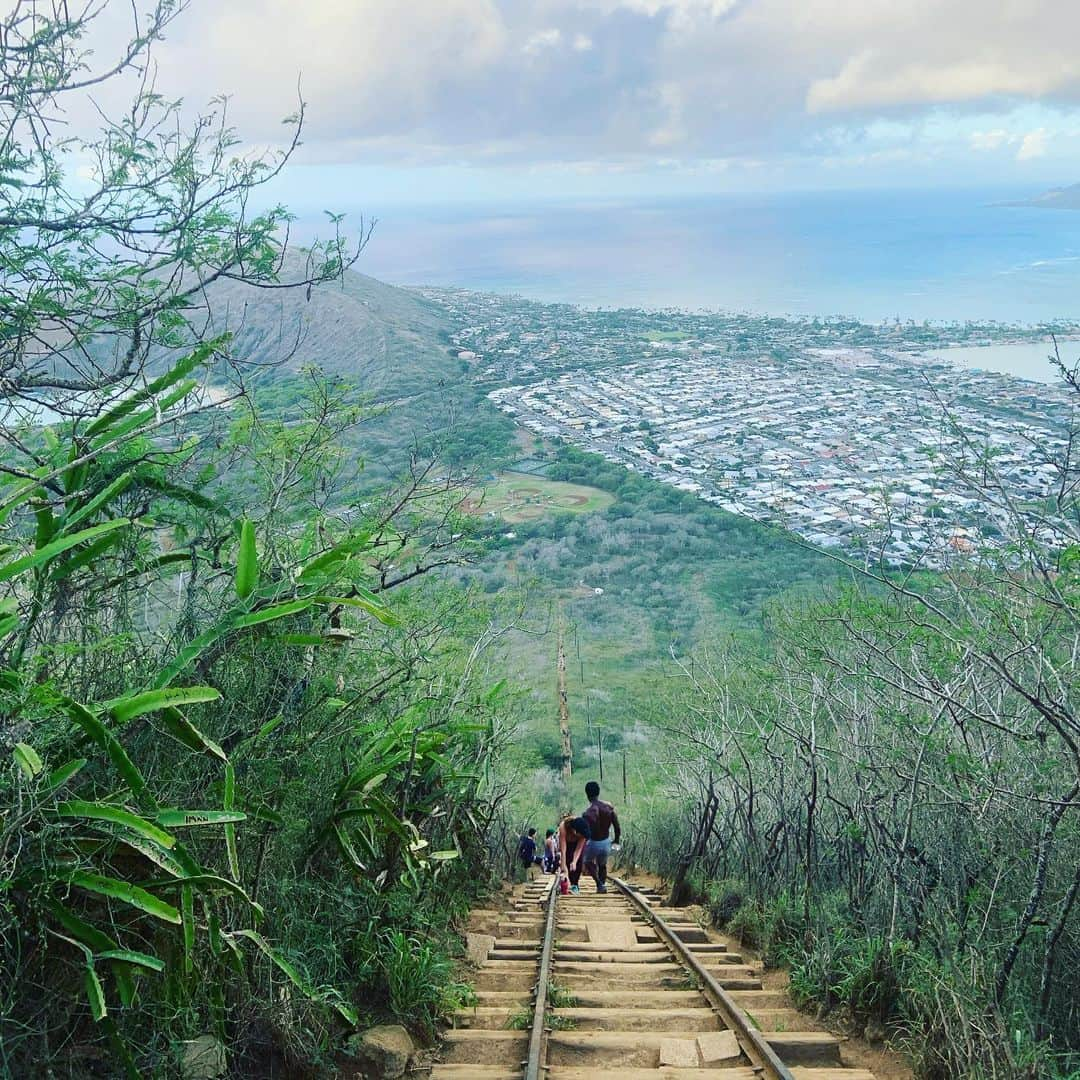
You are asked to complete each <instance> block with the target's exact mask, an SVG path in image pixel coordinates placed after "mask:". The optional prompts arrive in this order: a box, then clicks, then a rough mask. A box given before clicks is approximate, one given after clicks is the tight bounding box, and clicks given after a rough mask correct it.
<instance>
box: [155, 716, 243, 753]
mask: <svg viewBox="0 0 1080 1080" xmlns="http://www.w3.org/2000/svg"><path fill="white" fill-rule="evenodd" d="M161 726H162V727H164V728H165V730H166V731H167V732H168V733H169V734H170V735H171V736H172V737H173V738H174V739H176V741H177V742H179V743H183V745H184V746H186V747H187V748H188V749H189V750H194V751H195V753H197V754H213V755H214V757H216V758H220V759H221V760H222V761H227V760H228V758H227V757H226V755H225V751H224V750H222V749H221V747H220V746H218V744H217V743H216V742H214V740H213V739H211V738H210V737H209V736H208V735H204V734H203V733H202V732H201V731H200V730H199V729H198V728H197V727H196V726H195V725H194V724H193V723H192V722H191V721H190V720H188V718H187V717H186V716H185V715H184V714H183V713H182V712H181V711H180V710H179V709H164V710H163V711H162V714H161Z"/></svg>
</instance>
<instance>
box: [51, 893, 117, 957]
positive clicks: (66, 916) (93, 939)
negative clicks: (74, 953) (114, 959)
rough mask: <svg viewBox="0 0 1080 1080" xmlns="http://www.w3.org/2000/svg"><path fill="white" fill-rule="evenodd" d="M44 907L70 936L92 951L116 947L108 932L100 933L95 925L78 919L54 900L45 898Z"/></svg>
mask: <svg viewBox="0 0 1080 1080" xmlns="http://www.w3.org/2000/svg"><path fill="white" fill-rule="evenodd" d="M45 909H46V910H47V911H48V912H49V914H50V915H52V917H53V918H54V919H55V920H56V921H57V922H58V923H59V924H60V925H61V926H62V927H63V928H64V929H65V930H66V931H67V932H68V933H69V934H71V936H72V937H74V938H78V939H79V941H81V942H83V943H84V944H85V945H87V946H88V947H89V948H91V949H93V950H94V952H101V951H103V950H107V949H115V948H116V947H117V945H116V942H115V941H113V939H112V938H111V937H109V935H108V934H105V933H102V931H100V930H99V929H98V928H97V927H96V926H91V925H90V923H88V922H86V921H85V920H83V919H80V918H79V916H78V915H76V914H75V913H74V912H72V911H68V909H67V908H66V907H64V905H63V904H60V903H58V902H57V901H56V900H46V901H45Z"/></svg>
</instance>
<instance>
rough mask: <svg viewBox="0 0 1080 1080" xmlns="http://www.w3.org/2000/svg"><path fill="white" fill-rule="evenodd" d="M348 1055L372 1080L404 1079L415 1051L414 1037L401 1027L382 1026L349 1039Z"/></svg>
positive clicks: (397, 1025)
mask: <svg viewBox="0 0 1080 1080" xmlns="http://www.w3.org/2000/svg"><path fill="white" fill-rule="evenodd" d="M348 1045H349V1052H350V1053H351V1054H352V1055H353V1056H354V1057H355V1058H356V1059H357V1060H358V1061H359V1062H360V1065H361V1066H362V1067H363V1069H364V1075H365V1076H369V1077H371V1078H372V1080H397V1078H398V1077H399V1076H404V1075H405V1070H406V1069H407V1068H408V1067H409V1058H411V1057H412V1055H413V1053H414V1052H415V1050H416V1047H415V1045H414V1044H413V1041H412V1036H411V1035H410V1034H409V1033H408V1032H407V1031H406V1030H405V1029H404V1028H403V1027H402V1026H401V1025H400V1024H380V1025H379V1026H378V1027H373V1028H368V1030H367V1031H362V1032H360V1034H359V1035H353V1036H352V1037H351V1038H350V1039H349V1044H348Z"/></svg>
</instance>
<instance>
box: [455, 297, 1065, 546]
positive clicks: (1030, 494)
mask: <svg viewBox="0 0 1080 1080" xmlns="http://www.w3.org/2000/svg"><path fill="white" fill-rule="evenodd" d="M465 297H466V299H464V300H462V301H461V302H467V303H471V304H472V305H474V306H473V309H472V310H471V311H469V312H468V315H469V316H470V318H471V320H473V322H472V324H471V325H469V326H467V327H466V328H465V329H463V330H462V331H461V332H460V333H459V334H458V335H456V337H455V339H454V344H455V346H460V347H461V348H460V352H459V357H460V358H461V360H462V362H463V363H468V364H470V365H472V366H474V368H475V369H476V376H477V380H478V381H480V382H482V383H488V384H491V383H495V384H497V385H496V387H495V388H494V389H491V390H490V391H489V392H488V397H489V399H490V400H491V401H492V402H493V403H494V404H495V405H497V406H498V408H500V409H502V410H503V411H504V412H506V413H507V414H509V415H510V416H512V417H513V418H514V420H515V421H516V422H517V423H518V424H520V425H521V426H522V427H524V428H526V429H528V430H530V431H532V432H534V433H535V434H537V435H539V436H541V437H543V438H547V439H556V438H558V439H565V440H568V441H570V442H572V443H574V444H576V445H578V446H580V447H582V448H584V449H588V450H591V451H594V452H596V453H598V454H601V455H602V456H603V457H605V458H606V459H608V460H609V461H612V462H617V463H620V464H622V465H624V466H626V467H627V468H630V469H633V470H636V471H638V472H640V473H643V474H645V475H648V476H651V477H653V478H655V479H657V480H660V481H662V482H664V483H667V484H671V485H673V486H675V487H677V488H679V489H681V490H684V491H688V492H692V493H694V494H696V495H698V496H699V497H700V498H702V499H704V500H706V501H708V502H710V503H713V504H715V505H717V506H719V507H721V508H723V509H724V510H727V511H730V512H732V513H737V514H743V515H746V516H748V517H752V518H755V519H757V520H761V521H767V522H771V523H775V524H778V525H781V526H783V527H785V528H787V529H789V530H791V531H792V532H794V533H795V534H797V535H798V536H800V537H802V538H803V539H804V540H806V541H807V542H809V543H811V544H814V545H816V546H818V547H821V548H826V549H830V548H831V549H836V550H838V551H841V552H844V553H846V554H861V555H866V554H867V553H868V552H870V553H873V554H874V556H875V557H877V558H880V559H882V560H884V561H885V562H886V563H888V564H889V565H892V566H906V565H913V564H918V565H924V566H939V565H941V564H943V563H944V562H946V561H949V560H951V559H954V558H955V557H956V556H958V555H962V554H967V553H970V552H976V551H985V550H986V549H987V548H988V547H991V548H992V547H1000V546H1002V545H1003V544H1005V543H1007V542H1009V541H1011V540H1012V539H1013V537H1012V536H1011V535H1010V529H1011V525H1010V521H1011V520H1012V519H1010V512H1009V508H1007V507H1006V506H1005V505H1004V504H1003V503H1002V501H1001V500H1000V499H998V498H996V495H995V493H996V492H997V491H998V489H999V488H1000V487H1001V486H1005V487H1007V488H1008V490H1009V491H1010V492H1012V493H1013V495H1014V502H1013V510H1015V506H1016V503H1015V498H1017V497H1018V498H1019V499H1020V500H1021V503H1022V504H1023V505H1030V507H1031V508H1032V509H1038V508H1039V507H1040V506H1041V505H1042V502H1043V501H1044V500H1045V499H1046V498H1047V497H1048V495H1049V494H1050V493H1051V491H1052V489H1053V485H1054V483H1055V480H1056V479H1057V478H1058V475H1059V471H1058V468H1057V467H1056V465H1055V459H1056V458H1058V457H1060V455H1061V454H1062V453H1063V452H1064V451H1065V448H1066V438H1067V431H1068V427H1069V424H1070V417H1071V414H1072V411H1073V408H1074V404H1073V401H1072V400H1071V399H1070V396H1069V395H1070V392H1069V391H1068V390H1067V388H1066V387H1065V386H1064V385H1063V384H1062V385H1061V386H1055V385H1048V384H1043V383H1032V382H1028V381H1025V380H1022V379H1017V378H1014V377H1012V376H1009V375H1003V374H998V373H994V372H987V371H979V370H963V369H960V368H958V367H957V366H955V365H953V364H951V363H949V362H948V361H947V360H943V359H941V358H940V356H939V355H930V351H931V350H929V349H928V348H927V346H926V345H925V338H926V337H927V336H928V335H929V336H933V334H941V335H942V336H943V337H945V336H946V331H948V332H951V333H952V334H953V335H954V336H957V330H958V328H956V327H952V328H938V329H933V328H930V329H927V328H925V327H917V328H914V334H913V335H912V333H911V331H912V328H910V327H908V328H907V330H908V331H909V332H908V333H907V334H905V333H903V332H901V333H897V332H896V330H895V328H890V327H888V326H882V327H868V326H864V325H863V324H857V323H855V324H848V323H843V322H838V323H836V324H829V323H821V322H819V321H817V320H815V321H813V322H812V323H798V322H786V321H785V320H776V319H766V318H760V319H757V320H753V319H749V318H742V317H736V316H704V315H696V316H695V315H686V314H684V313H677V312H671V313H661V314H659V315H658V314H657V313H645V312H641V313H636V312H618V313H607V312H585V311H581V310H579V309H575V308H566V307H544V306H542V305H534V304H528V303H526V302H524V301H516V300H514V299H513V298H509V299H508V298H502V297H488V298H485V297H482V296H479V297H478V296H477V294H465ZM710 320H712V322H711V323H710ZM638 321H640V322H642V323H643V324H647V325H650V326H652V327H654V328H656V329H654V330H652V331H644V330H642V331H639V330H637V328H636V326H635V323H636V322H638ZM627 324H629V325H627ZM710 325H711V326H712V329H711V330H710V329H709V326H710ZM903 330H904V327H901V331H903ZM1015 334H1016V331H1014V330H1012V329H1011V328H999V327H994V326H990V327H972V326H968V327H967V328H966V331H965V333H963V334H961V335H959V336H960V338H961V340H964V341H966V342H967V343H969V344H970V343H972V342H980V341H986V342H993V341H996V340H1001V339H1003V338H1005V339H1011V336H1015ZM691 335H692V336H691ZM912 336H913V337H914V340H912ZM498 384H501V385H498ZM1073 396H1075V395H1073ZM1031 528H1032V529H1033V530H1036V531H1039V532H1040V533H1041V534H1042V539H1044V540H1046V541H1047V542H1049V543H1051V544H1053V543H1055V542H1057V541H1058V540H1059V539H1060V538H1058V537H1056V536H1055V535H1054V532H1055V529H1054V526H1053V525H1052V524H1048V523H1046V522H1045V521H1044V520H1043V518H1042V516H1041V515H1038V520H1036V518H1035V517H1033V518H1032V524H1031Z"/></svg>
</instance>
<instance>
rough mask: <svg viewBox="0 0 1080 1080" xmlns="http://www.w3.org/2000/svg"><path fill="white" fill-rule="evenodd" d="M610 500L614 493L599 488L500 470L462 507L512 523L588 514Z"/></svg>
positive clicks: (467, 511)
mask: <svg viewBox="0 0 1080 1080" xmlns="http://www.w3.org/2000/svg"><path fill="white" fill-rule="evenodd" d="M614 501H615V496H614V495H609V494H608V492H606V491H601V490H600V489H599V488H594V487H585V486H584V485H582V484H564V483H562V482H561V481H559V480H545V479H543V478H542V477H539V476H529V475H527V474H525V473H500V474H499V476H498V477H496V479H495V480H494V481H493V482H492V483H490V484H485V485H484V487H483V488H481V489H479V490H478V491H474V492H473V493H472V495H470V496H469V498H468V499H467V500H466V501H465V503H464V505H463V507H462V509H464V510H465V512H466V513H470V514H491V515H497V516H499V517H501V518H502V519H503V521H507V522H510V523H511V524H513V523H516V522H523V521H536V520H537V518H542V517H547V516H548V515H549V514H554V513H563V514H589V513H592V511H594V510H606V509H607V508H608V507H609V506H611V504H612V503H613V502H614Z"/></svg>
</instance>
